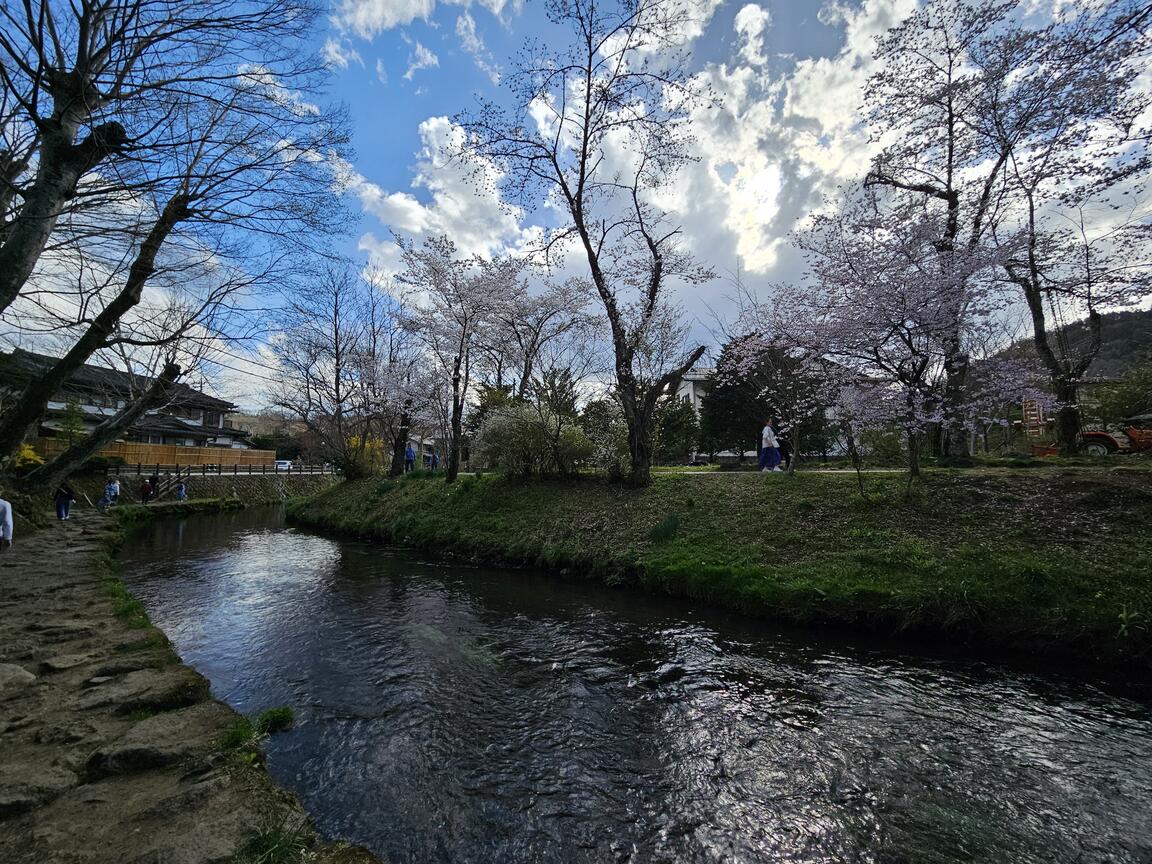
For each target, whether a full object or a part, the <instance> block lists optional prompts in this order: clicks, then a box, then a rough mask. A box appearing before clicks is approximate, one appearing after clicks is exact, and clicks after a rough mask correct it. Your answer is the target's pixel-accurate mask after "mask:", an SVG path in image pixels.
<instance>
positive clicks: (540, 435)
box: [473, 402, 592, 477]
mask: <svg viewBox="0 0 1152 864" xmlns="http://www.w3.org/2000/svg"><path fill="white" fill-rule="evenodd" d="M473 454H474V456H475V457H476V458H477V460H478V461H480V462H481V463H483V464H485V465H488V466H490V467H493V468H499V469H500V470H501V471H503V472H505V473H506V474H510V475H513V476H520V477H531V476H533V475H546V474H560V475H561V476H567V475H570V474H571V473H572V472H573V471H574V470H575V469H576V466H577V465H578V464H579V463H580V462H582V461H584V460H586V459H588V458H589V457H590V456H591V455H592V444H591V442H590V441H589V440H588V438H587V436H586V435H585V434H584V431H583V430H582V429H580V427H578V426H577V425H576V424H575V422H573V421H572V420H571V419H569V418H567V417H564V416H562V415H559V414H556V413H555V412H553V411H551V410H550V409H549V408H547V407H545V406H543V405H534V404H530V403H526V402H520V403H514V404H511V405H508V406H506V407H503V408H501V409H499V410H494V411H492V413H490V414H489V415H488V417H487V418H486V419H485V420H484V423H483V425H482V426H481V427H480V432H479V433H478V434H477V436H476V440H475V442H474V444H473Z"/></svg>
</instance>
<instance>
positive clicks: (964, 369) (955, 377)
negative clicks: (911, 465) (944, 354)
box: [940, 351, 970, 457]
mask: <svg viewBox="0 0 1152 864" xmlns="http://www.w3.org/2000/svg"><path fill="white" fill-rule="evenodd" d="M968 365H969V364H968V356H967V355H966V354H962V353H960V352H959V351H957V352H955V353H950V355H949V357H948V358H947V360H946V361H945V364H944V372H945V376H946V378H945V382H944V420H943V423H942V424H941V428H940V455H941V456H961V457H966V456H969V455H970V453H969V449H968V435H967V433H966V432H965V429H964V424H963V422H961V409H962V406H963V404H964V397H965V391H966V390H967V387H968Z"/></svg>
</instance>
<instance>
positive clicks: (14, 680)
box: [0, 663, 36, 696]
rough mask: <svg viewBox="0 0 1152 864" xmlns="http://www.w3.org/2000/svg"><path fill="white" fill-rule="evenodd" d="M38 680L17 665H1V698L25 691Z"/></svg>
mask: <svg viewBox="0 0 1152 864" xmlns="http://www.w3.org/2000/svg"><path fill="white" fill-rule="evenodd" d="M35 680H36V676H35V675H33V674H32V673H31V672H29V671H28V670H27V669H25V668H24V667H23V666H17V665H16V664H15V663H0V696H8V695H11V693H12V692H13V691H16V690H23V689H24V688H25V687H27V686H28V685H29V684H31V683H33V682H34V681H35Z"/></svg>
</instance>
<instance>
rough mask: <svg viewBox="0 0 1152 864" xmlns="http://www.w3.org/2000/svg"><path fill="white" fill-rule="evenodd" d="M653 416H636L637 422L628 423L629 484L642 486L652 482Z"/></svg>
mask: <svg viewBox="0 0 1152 864" xmlns="http://www.w3.org/2000/svg"><path fill="white" fill-rule="evenodd" d="M651 422H652V417H651V415H649V416H648V417H641V416H639V415H637V416H636V418H635V422H632V423H629V424H628V456H629V458H630V460H631V467H630V469H629V473H628V485H629V486H636V487H642V486H647V485H648V484H649V483H651V482H652V432H651V429H650V428H649V427H650V426H651Z"/></svg>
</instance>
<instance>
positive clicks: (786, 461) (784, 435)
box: [775, 428, 792, 471]
mask: <svg viewBox="0 0 1152 864" xmlns="http://www.w3.org/2000/svg"><path fill="white" fill-rule="evenodd" d="M775 431H776V447H777V449H779V451H780V467H781V469H782V470H784V471H787V470H788V469H789V468H791V467H792V438H791V436H790V434H789V431H788V430H787V429H784V428H779V429H776V430H775Z"/></svg>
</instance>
